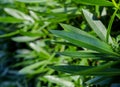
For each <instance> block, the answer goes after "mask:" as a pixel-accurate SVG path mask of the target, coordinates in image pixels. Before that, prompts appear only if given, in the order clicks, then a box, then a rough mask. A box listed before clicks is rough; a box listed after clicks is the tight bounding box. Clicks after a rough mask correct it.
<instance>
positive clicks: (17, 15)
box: [4, 8, 34, 23]
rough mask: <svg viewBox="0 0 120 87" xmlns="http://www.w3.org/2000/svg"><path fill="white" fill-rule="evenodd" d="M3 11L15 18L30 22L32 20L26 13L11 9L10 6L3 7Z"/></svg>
mask: <svg viewBox="0 0 120 87" xmlns="http://www.w3.org/2000/svg"><path fill="white" fill-rule="evenodd" d="M4 11H5V12H6V13H8V14H9V15H11V16H13V17H15V18H17V19H21V20H26V21H30V22H32V23H33V22H34V20H33V18H32V17H30V16H29V15H26V14H25V13H23V12H21V11H19V10H16V9H12V8H4Z"/></svg>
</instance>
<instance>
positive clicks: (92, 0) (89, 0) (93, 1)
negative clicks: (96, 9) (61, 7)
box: [74, 0, 113, 6]
mask: <svg viewBox="0 0 120 87" xmlns="http://www.w3.org/2000/svg"><path fill="white" fill-rule="evenodd" d="M74 2H76V3H79V4H85V5H99V6H113V4H112V2H110V1H108V0H74Z"/></svg>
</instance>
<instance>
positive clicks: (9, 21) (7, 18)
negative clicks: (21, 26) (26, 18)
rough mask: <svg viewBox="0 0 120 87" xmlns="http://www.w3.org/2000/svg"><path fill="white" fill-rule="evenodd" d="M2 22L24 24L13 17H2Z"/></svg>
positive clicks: (0, 19)
mask: <svg viewBox="0 0 120 87" xmlns="http://www.w3.org/2000/svg"><path fill="white" fill-rule="evenodd" d="M0 22H2V23H22V22H23V20H21V19H17V18H13V17H0Z"/></svg>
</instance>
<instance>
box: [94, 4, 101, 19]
mask: <svg viewBox="0 0 120 87" xmlns="http://www.w3.org/2000/svg"><path fill="white" fill-rule="evenodd" d="M95 11H96V14H97V17H98V18H99V17H100V11H99V6H98V5H96V6H95Z"/></svg>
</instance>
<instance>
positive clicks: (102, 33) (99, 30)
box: [83, 10, 113, 44]
mask: <svg viewBox="0 0 120 87" xmlns="http://www.w3.org/2000/svg"><path fill="white" fill-rule="evenodd" d="M83 14H84V17H85V19H86V21H87V22H88V24H89V25H90V27H91V28H92V29H93V30H94V31H95V33H96V34H97V35H98V36H99V37H100V39H101V40H103V41H106V35H107V30H106V28H105V26H104V25H103V24H102V22H101V21H99V20H94V19H93V14H92V13H90V12H88V11H87V10H83ZM109 43H111V44H112V43H113V41H112V39H111V37H110V36H109Z"/></svg>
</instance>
